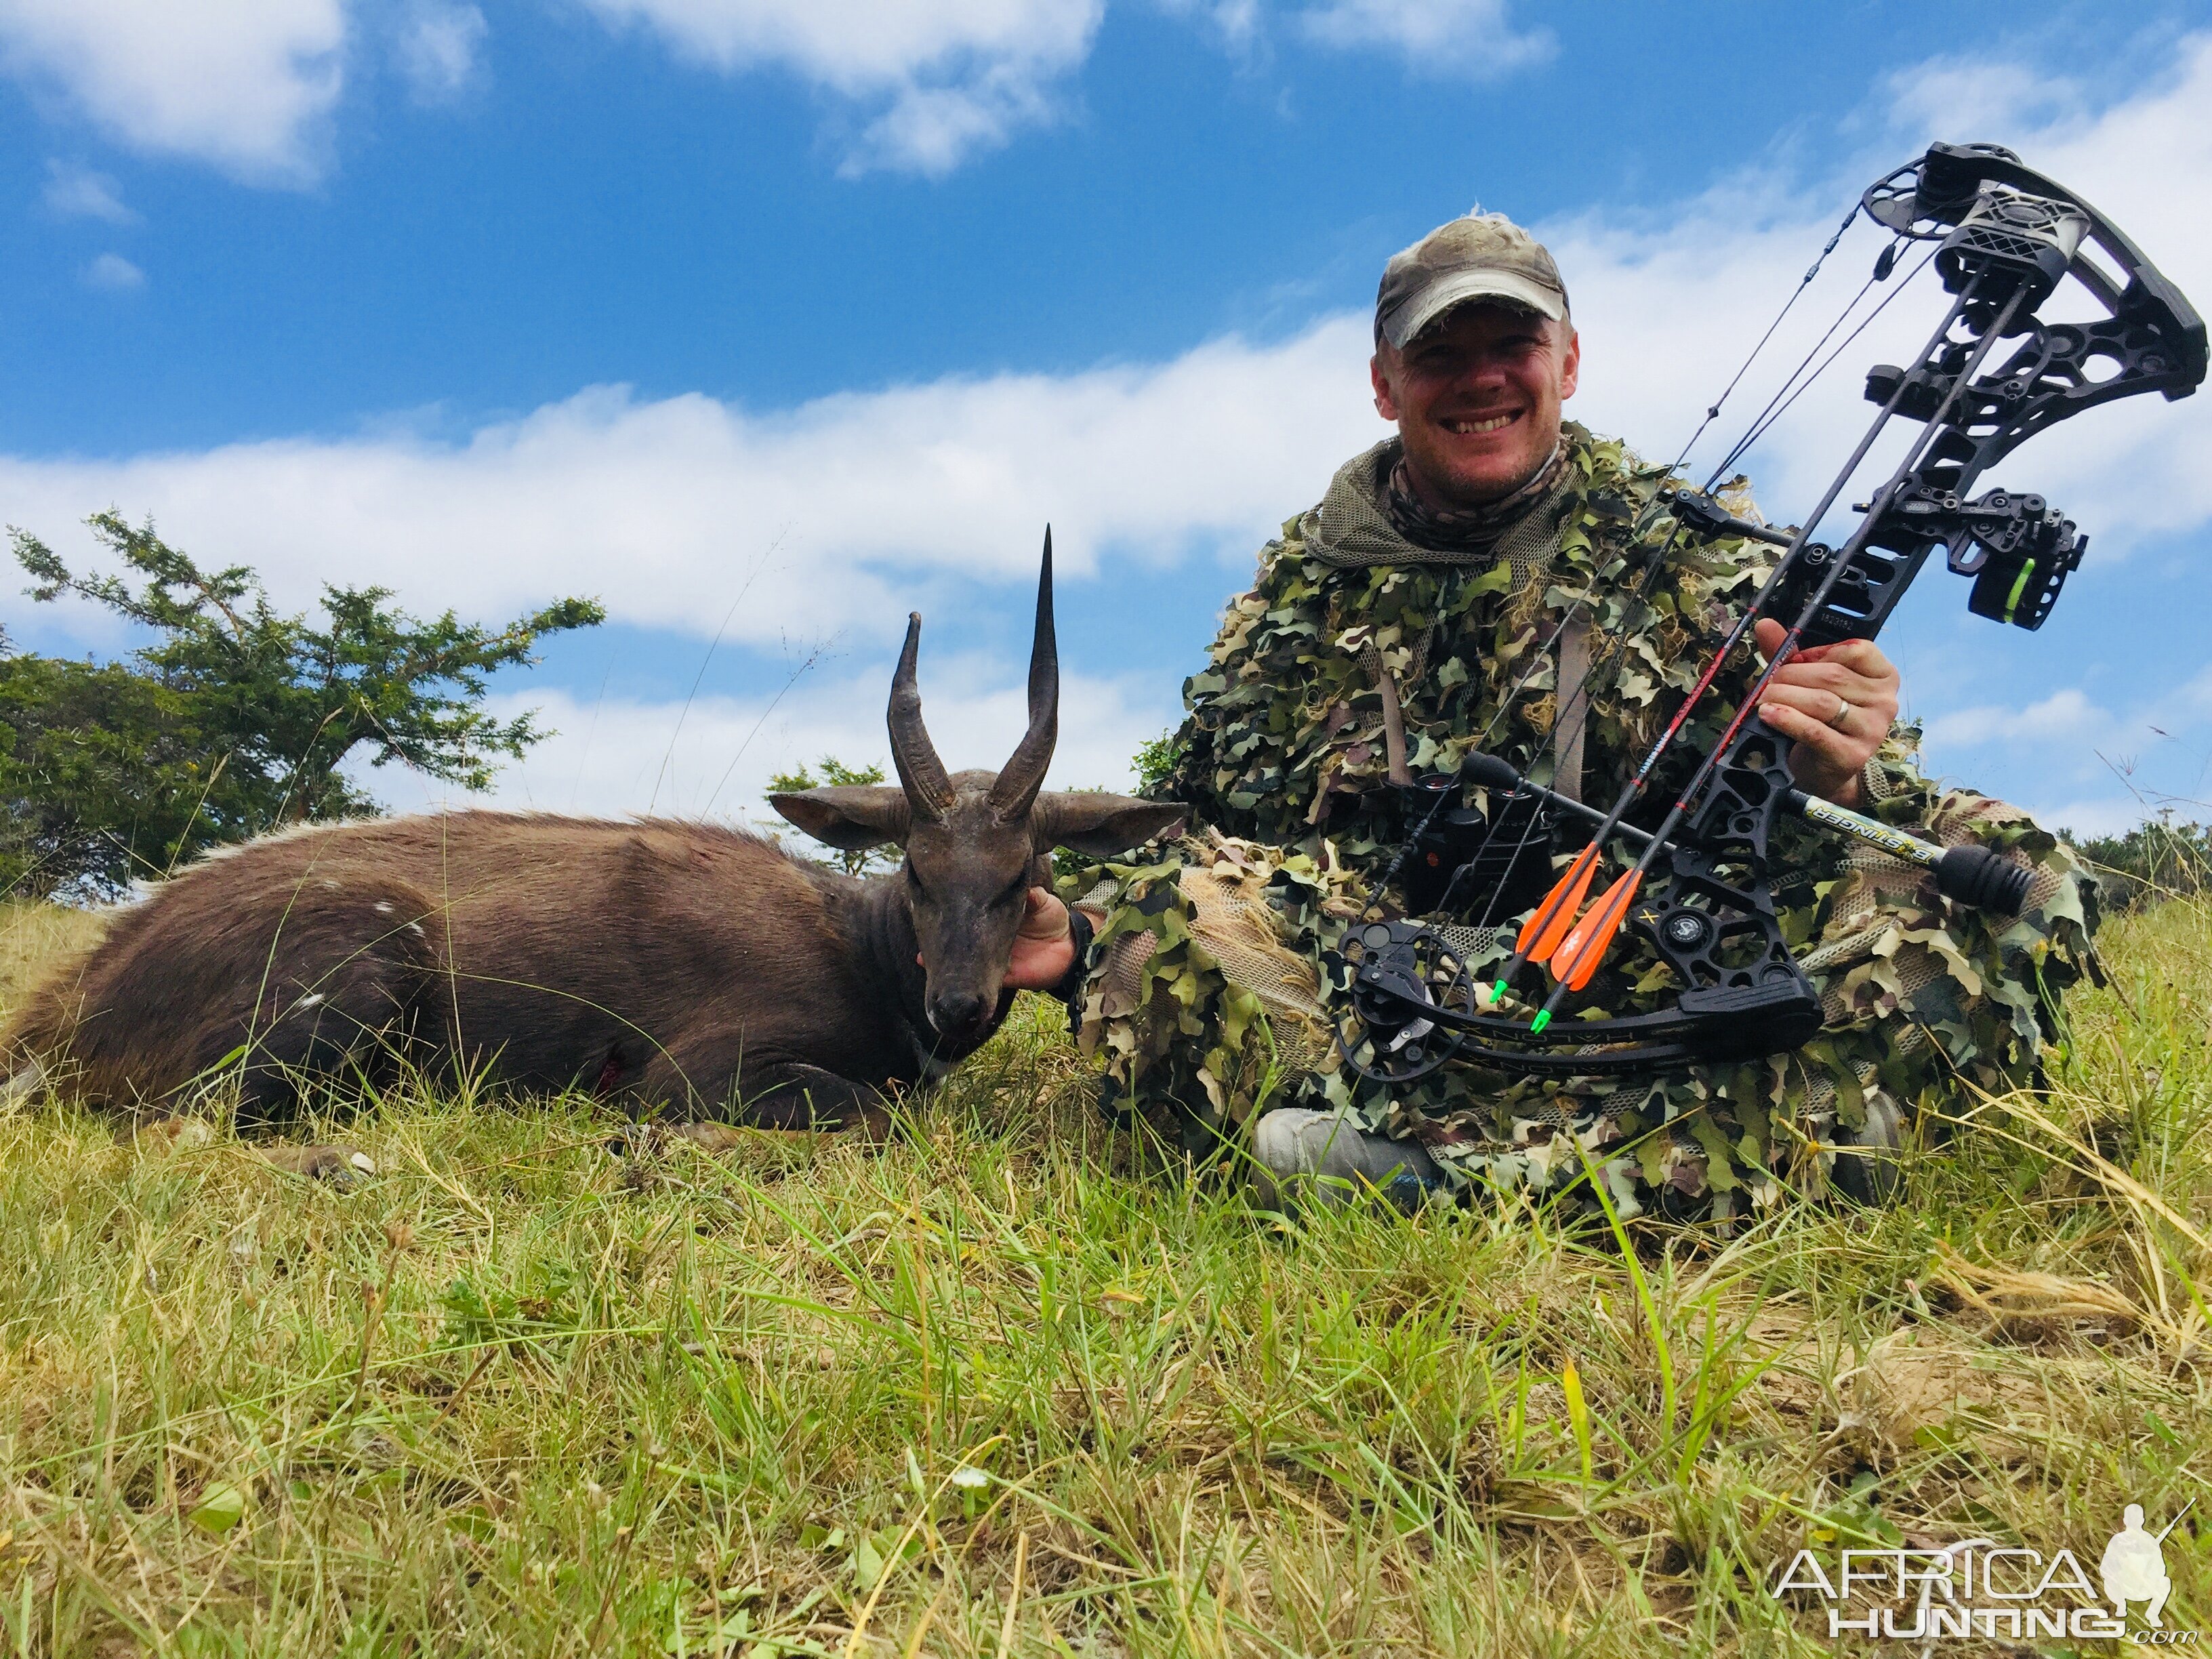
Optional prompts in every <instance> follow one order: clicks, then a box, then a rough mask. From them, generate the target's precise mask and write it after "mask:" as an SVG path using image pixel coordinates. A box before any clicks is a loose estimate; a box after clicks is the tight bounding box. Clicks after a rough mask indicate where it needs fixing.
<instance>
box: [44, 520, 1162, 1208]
mask: <svg viewBox="0 0 2212 1659" xmlns="http://www.w3.org/2000/svg"><path fill="white" fill-rule="evenodd" d="M920 643H921V617H920V615H919V614H916V615H914V616H912V617H909V618H908V623H907V632H906V643H905V647H904V649H903V650H902V652H901V653H900V655H899V660H898V669H897V671H896V674H895V675H894V676H893V678H892V680H891V695H890V712H889V725H890V750H891V758H892V761H893V763H894V764H895V765H896V767H897V769H898V780H899V781H898V785H897V787H874V788H871V787H839V788H824V789H809V790H804V791H800V792H797V793H786V794H779V795H775V796H774V797H772V800H773V803H774V805H775V809H776V811H779V812H781V814H782V815H783V816H784V817H786V818H787V819H789V820H790V821H791V822H792V823H795V824H797V825H798V826H799V828H800V829H804V830H805V831H806V832H807V833H808V834H809V835H811V836H814V837H816V838H817V840H820V841H823V842H828V843H829V845H831V846H832V847H837V848H860V847H866V846H874V845H881V844H885V843H893V844H896V845H897V846H899V847H901V848H903V849H904V851H905V859H904V861H903V863H902V866H901V867H900V868H899V869H898V871H897V872H896V873H893V874H890V875H887V876H879V877H877V878H873V879H871V880H860V879H856V878H852V877H848V876H846V875H844V874H842V873H840V872H836V871H833V870H830V869H829V868H827V867H825V866H823V865H820V864H817V863H812V862H809V861H806V860H801V859H799V858H795V857H793V856H791V855H789V854H786V853H784V852H783V851H781V849H780V848H777V847H776V846H775V844H774V843H773V842H769V841H767V840H765V839H763V838H762V837H760V836H756V835H752V834H750V833H748V832H746V831H744V830H741V829H728V828H724V827H720V826H718V825H713V824H707V823H690V822H674V821H666V820H652V819H647V820H643V821H634V822H628V823H610V822H604V821H593V820H590V819H580V818H570V817H552V816H546V815H539V814H515V813H506V812H496V811H457V812H447V813H442V814H434V815H428V816H418V817H400V818H392V819H384V820H370V821H363V822H355V823H338V824H331V825H323V826H315V827H311V828H307V829H296V830H291V831H286V832H283V833H280V834H277V835H273V836H266V837H264V838H263V839H260V840H258V841H254V842H248V843H247V844H246V845H245V846H243V847H240V848H236V849H235V850H233V851H228V852H225V853H222V854H217V855H216V856H214V857H211V858H209V859H207V860H204V862H202V863H200V864H198V865H197V866H194V867H192V868H191V869H188V870H186V871H185V872H182V873H181V874H179V875H178V876H176V877H175V878H173V879H171V880H169V881H167V882H165V883H163V884H161V886H160V887H159V888H158V889H157V890H155V892H154V893H153V894H152V896H150V897H149V898H147V899H146V900H145V901H144V902H143V903H140V904H138V905H137V906H136V907H134V908H131V909H129V910H127V911H125V913H124V914H123V915H120V916H119V917H118V919H117V921H116V923H115V926H114V927H113V929H112V931H111V932H110V933H108V934H107V936H106V939H104V940H103V941H102V942H101V943H100V945H98V946H96V947H95V948H94V950H93V951H91V952H90V953H89V954H88V956H86V957H84V958H83V959H82V961H81V962H79V963H76V964H75V965H74V966H72V967H70V968H69V969H65V970H64V971H63V972H62V973H61V974H60V975H58V976H57V977H55V978H54V979H52V981H49V982H48V983H47V984H46V985H45V986H44V987H41V988H40V991H39V992H38V993H37V994H35V995H34V996H33V998H32V1000H30V1001H29V1003H28V1004H27V1006H25V1007H24V1009H23V1010H22V1011H21V1012H20V1013H19V1014H18V1016H17V1017H16V1018H15V1020H14V1021H13V1022H12V1024H11V1025H10V1027H9V1030H8V1031H7V1032H6V1034H5V1036H4V1037H0V1043H4V1045H5V1054H6V1055H7V1062H8V1066H9V1068H11V1069H12V1070H13V1072H14V1075H13V1077H12V1078H11V1079H10V1081H9V1085H7V1087H8V1089H9V1091H13V1092H14V1093H17V1094H21V1093H23V1092H26V1091H28V1090H30V1089H33V1088H36V1087H39V1086H40V1085H41V1083H42V1082H43V1083H44V1085H46V1086H47V1087H49V1088H51V1089H55V1090H58V1091H65V1092H67V1093H69V1094H70V1095H73V1096H75V1097H77V1098H79V1099H81V1100H82V1101H84V1102H86V1103H89V1104H94V1105H97V1106H103V1107H107V1108H112V1109H119V1110H123V1111H125V1112H129V1113H132V1114H135V1115H138V1116H140V1117H141V1118H159V1117H163V1116H167V1115H173V1114H174V1113H176V1112H177V1111H179V1109H182V1108H184V1107H185V1106H186V1105H187V1104H188V1103H191V1101H192V1100H193V1099H195V1098H196V1097H200V1096H202V1095H203V1094H204V1093H205V1092H207V1091H210V1090H211V1089H214V1088H228V1089H234V1090H235V1091H236V1093H237V1100H238V1107H239V1110H238V1121H239V1122H240V1125H241V1126H242V1127H249V1128H251V1127H257V1126H262V1125H270V1124H273V1123H276V1122H280V1121H283V1119H284V1118H286V1117H287V1116H289V1115H291V1114H292V1113H293V1112H294V1111H295V1109H296V1108H297V1106H298V1104H299V1102H300V1098H301V1091H302V1090H303V1089H308V1088H314V1089H322V1090H327V1089H329V1088H331V1086H333V1085H337V1086H340V1087H343V1086H346V1085H354V1086H356V1087H359V1086H367V1087H369V1088H374V1087H375V1086H378V1085H380V1083H381V1082H382V1081H384V1080H386V1079H389V1078H391V1077H392V1076H393V1075H395V1074H396V1073H397V1072H398V1069H399V1068H400V1067H402V1066H415V1067H417V1068H420V1069H422V1070H423V1071H427V1072H428V1073H432V1074H434V1075H445V1076H453V1075H457V1074H462V1073H466V1074H470V1075H473V1076H476V1077H478V1078H480V1079H485V1080H488V1081H489V1082H491V1083H493V1084H495V1085H500V1086H502V1087H504V1088H506V1089H508V1090H516V1091H547V1092H550V1091H560V1090H565V1089H572V1088H582V1089H586V1090H589V1091H592V1092H593V1093H595V1094H598V1095H599V1096H602V1097H607V1098H609V1099H611V1100H613V1101H616V1102H617V1103H621V1104H623V1105H625V1106H627V1107H628V1108H629V1109H630V1110H631V1111H632V1113H633V1114H634V1115H645V1114H658V1115H665V1116H667V1117H668V1118H670V1119H671V1120H674V1121H724V1122H736V1123H743V1124H749V1125H751V1126H753V1127H769V1128H799V1127H834V1126H837V1125H842V1124H845V1123H848V1122H851V1121H854V1120H855V1119H856V1118H868V1117H871V1116H873V1115H879V1113H880V1110H881V1108H882V1105H883V1097H884V1093H885V1091H894V1090H896V1089H898V1088H901V1087H902V1086H905V1085H912V1084H914V1083H915V1082H917V1081H918V1080H919V1079H923V1078H925V1077H934V1076H936V1075H938V1074H940V1073H942V1072H943V1071H944V1070H945V1069H946V1068H948V1067H949V1066H951V1065H952V1064H954V1063H955V1062H957V1061H958V1060H960V1059H962V1058H963V1056H965V1055H967V1054H969V1053H971V1052H972V1051H973V1050H974V1049H975V1048H977V1047H978V1046H979V1045H980V1044H981V1043H982V1042H983V1041H984V1040H985V1039H986V1038H987V1037H988V1036H990V1035H991V1033H992V1032H993V1031H994V1030H995V1029H996V1028H997V1026H998V1024H999V1022H1000V1020H1001V1019H1003V1018H1005V1015H1006V1010H1007V1007H1008V1006H1009V1005H1010V1004H1011V1002H1012V992H1010V991H1003V990H1002V989H1001V981H1003V980H1004V978H1005V977H1006V967H1007V961H1008V957H1009V955H1010V953H1011V952H1012V948H1013V944H1014V939H1015V934H1016V932H1017V930H1018V928H1019V927H1020V925H1021V922H1022V920H1023V916H1024V909H1025V906H1026V902H1027V898H1028V893H1029V890H1030V887H1031V886H1032V885H1033V884H1039V883H1042V882H1044V881H1045V880H1046V879H1047V872H1048V869H1049V857H1050V854H1051V852H1052V849H1053V848H1055V847H1066V848H1073V849H1075V850H1076V851H1078V852H1081V853H1086V854H1093V855H1095V856H1099V857H1106V856H1110V855H1112V854H1115V853H1119V852H1122V851H1125V850H1127V849H1128V848H1132V847H1134V846H1137V845H1139V843H1141V842H1146V841H1147V840H1149V839H1151V838H1152V837H1153V836H1158V835H1160V834H1162V833H1164V832H1165V831H1167V830H1168V829H1170V828H1171V827H1172V826H1173V825H1174V824H1175V823H1176V821H1177V820H1179V819H1180V818H1182V816H1183V811H1184V809H1183V808H1182V807H1181V806H1179V805H1172V804H1165V805H1164V804H1161V803H1159V802H1155V801H1146V800H1138V799H1132V798H1130V797H1127V796H1123V795H1115V794H1106V793H1046V792H1043V791H1042V788H1041V786H1042V783H1043V781H1044V775H1045V769H1046V767H1047V766H1048V764H1049V763H1050V762H1051V760H1052V755H1053V748H1054V742H1055V740H1056V738H1057V735H1058V731H1059V708H1060V669H1059V654H1058V650H1057V647H1056V644H1055V641H1054V632H1053V614H1052V542H1051V537H1050V534H1049V532H1048V534H1047V537H1046V540H1045V550H1044V560H1043V567H1042V573H1041V574H1040V577H1039V580H1038V584H1037V605H1036V634H1035V637H1034V641H1033V643H1032V646H1031V650H1030V673H1029V730H1028V732H1026V733H1025V734H1024V736H1023V738H1022V739H1021V742H1020V744H1018V746H1017V747H1016V749H1015V750H1014V753H1013V757H1012V759H1011V760H1009V761H1008V762H1007V763H1006V767H1005V768H1004V769H1002V770H1000V771H999V772H997V773H991V772H983V771H966V772H956V773H951V774H949V775H948V774H947V773H946V771H945V766H944V763H942V762H941V761H939V758H938V756H937V750H936V748H935V747H934V745H933V744H932V743H931V742H930V738H929V733H928V731H927V728H926V727H925V726H923V724H922V718H921V694H920V692H919V691H918V690H917V689H916V686H915V655H916V653H917V651H918V649H919V647H920ZM311 1172H315V1173H323V1172H325V1171H324V1170H311Z"/></svg>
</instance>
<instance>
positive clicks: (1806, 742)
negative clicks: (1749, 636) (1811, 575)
mask: <svg viewBox="0 0 2212 1659" xmlns="http://www.w3.org/2000/svg"><path fill="white" fill-rule="evenodd" d="M1787 631H1788V630H1787V629H1784V627H1783V626H1782V624H1781V623H1778V622H1777V621H1775V620H1774V619H1773V618H1772V617H1760V618H1759V621H1758V622H1757V623H1754V624H1753V629H1752V633H1753V638H1754V639H1756V640H1757V641H1758V644H1759V651H1760V652H1761V653H1763V654H1765V655H1766V656H1768V657H1771V656H1772V655H1773V654H1774V653H1775V651H1776V650H1777V649H1778V647H1780V646H1781V644H1782V638H1783V635H1784V634H1785V633H1786V632H1787ZM1897 690H1898V681H1897V670H1896V668H1895V667H1894V666H1893V665H1891V663H1890V660H1889V659H1888V658H1887V657H1885V656H1883V655H1882V654H1881V651H1880V650H1878V649H1877V648H1876V647H1875V643H1874V641H1871V640H1844V641H1841V642H1840V643H1838V644H1835V645H1818V646H1814V647H1811V648H1809V649H1808V650H1803V651H1800V652H1798V653H1796V655H1795V656H1793V657H1792V658H1790V660H1789V661H1788V662H1786V663H1784V664H1783V665H1782V666H1781V668H1780V669H1779V670H1778V671H1776V673H1775V676H1774V679H1773V681H1772V683H1771V684H1769V685H1768V686H1767V688H1766V691H1765V696H1764V697H1763V698H1762V700H1761V702H1759V718H1760V719H1762V720H1765V722H1766V723H1767V724H1768V725H1769V726H1772V727H1773V728H1774V729H1775V730H1776V731H1778V732H1780V733H1782V735H1783V736H1784V737H1785V738H1789V739H1790V775H1791V776H1792V777H1794V778H1796V780H1797V787H1799V788H1801V789H1802V790H1803V791H1804V792H1805V793H1807V794H1808V795H1819V796H1821V797H1822V798H1824V799H1828V800H1832V801H1834V802H1835V803H1836V804H1837V805H1839V806H1856V805H1858V799H1859V774H1860V773H1861V772H1862V771H1863V770H1864V769H1866V763H1868V762H1869V761H1870V760H1872V759H1873V758H1874V755H1875V750H1877V749H1879V748H1881V744H1882V739H1884V738H1887V736H1888V735H1889V726H1890V722H1891V721H1893V720H1895V719H1896V718H1897Z"/></svg>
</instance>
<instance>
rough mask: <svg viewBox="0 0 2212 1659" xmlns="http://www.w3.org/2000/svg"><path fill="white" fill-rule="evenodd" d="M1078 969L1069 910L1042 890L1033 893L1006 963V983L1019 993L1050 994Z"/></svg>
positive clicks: (1034, 890) (1033, 889) (1038, 888)
mask: <svg viewBox="0 0 2212 1659" xmlns="http://www.w3.org/2000/svg"><path fill="white" fill-rule="evenodd" d="M1073 966H1075V940H1074V939H1073V936H1072V935H1071V934H1070V933H1069V932H1068V927H1067V907H1066V905H1065V904H1062V903H1061V902H1060V901H1059V900H1058V899H1056V898H1054V896H1052V894H1051V893H1049V892H1048V891H1047V890H1045V889H1044V888H1042V887H1032V888H1030V897H1029V909H1028V911H1027V912H1026V914H1024V915H1023V917H1022V930H1021V932H1020V933H1016V934H1015V935H1014V954H1013V955H1012V957H1010V958H1008V960H1007V963H1006V984H1007V985H1009V986H1011V987H1013V988H1014V989H1015V990H1017V991H1049V990H1050V989H1052V987H1054V986H1055V985H1057V984H1059V983H1060V981H1062V980H1064V979H1066V977H1067V970H1068V969H1071V968H1073Z"/></svg>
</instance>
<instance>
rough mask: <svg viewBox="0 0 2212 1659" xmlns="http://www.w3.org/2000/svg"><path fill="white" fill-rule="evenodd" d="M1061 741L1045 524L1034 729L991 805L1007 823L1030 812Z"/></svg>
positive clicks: (1033, 668) (1033, 667) (1033, 660)
mask: <svg viewBox="0 0 2212 1659" xmlns="http://www.w3.org/2000/svg"><path fill="white" fill-rule="evenodd" d="M1059 740H1060V646H1059V643H1058V641H1055V640H1054V637H1053V632H1052V526H1050V525H1047V526H1045V527H1044V568H1043V569H1042V571H1041V572H1040V573H1039V574H1038V576H1037V608H1036V637H1035V638H1034V640H1033V641H1031V643H1030V729H1029V730H1028V732H1025V733H1024V734H1023V737H1022V740H1021V742H1020V743H1018V744H1016V745H1015V746H1014V757H1013V758H1012V760H1010V761H1008V762H1007V763H1006V767H1005V769H1003V770H1001V771H1000V774H999V777H998V781H997V782H995V783H994V784H993V785H992V786H991V808H992V811H993V812H994V814H995V815H996V816H997V817H998V820H999V822H1000V823H1012V822H1013V821H1014V820H1015V819H1016V818H1018V817H1022V816H1024V814H1025V813H1027V812H1028V811H1029V810H1030V805H1032V804H1033V803H1034V802H1035V801H1036V798H1037V791H1038V790H1039V789H1040V788H1042V787H1043V786H1044V774H1045V769H1046V768H1047V767H1048V766H1050V765H1051V764H1052V750H1053V745H1054V744H1056V743H1057V742H1059Z"/></svg>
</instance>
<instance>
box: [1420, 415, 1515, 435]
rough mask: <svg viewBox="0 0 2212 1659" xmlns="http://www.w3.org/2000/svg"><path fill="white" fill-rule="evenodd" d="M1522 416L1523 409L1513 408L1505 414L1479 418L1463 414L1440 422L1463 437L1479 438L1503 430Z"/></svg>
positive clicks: (1444, 427) (1446, 429) (1449, 430)
mask: <svg viewBox="0 0 2212 1659" xmlns="http://www.w3.org/2000/svg"><path fill="white" fill-rule="evenodd" d="M1520 418H1521V411H1520V410H1511V411H1510V412H1508V413H1506V414H1504V415H1485V416H1481V417H1480V418H1479V419H1478V418H1474V417H1468V416H1462V417H1460V418H1457V419H1453V420H1447V421H1443V422H1439V424H1440V425H1441V426H1443V429H1444V430H1445V431H1447V432H1451V433H1456V434H1457V435H1459V436H1461V437H1462V438H1479V437H1480V436H1482V435H1484V434H1485V433H1489V432H1502V431H1504V429H1505V428H1507V427H1509V426H1510V425H1512V424H1513V422H1516V421H1517V420H1519V419H1520Z"/></svg>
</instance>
